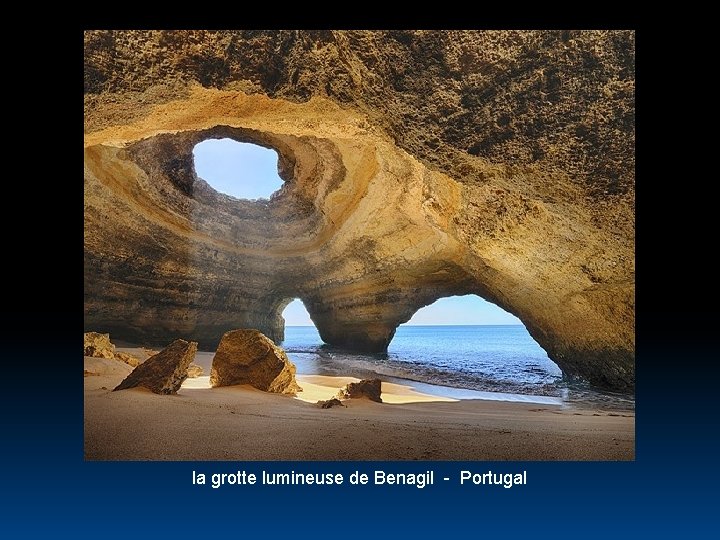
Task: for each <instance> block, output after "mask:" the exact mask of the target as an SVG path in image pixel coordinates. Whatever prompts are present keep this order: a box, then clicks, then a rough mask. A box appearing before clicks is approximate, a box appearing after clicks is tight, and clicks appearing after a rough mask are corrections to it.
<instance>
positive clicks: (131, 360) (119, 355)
mask: <svg viewBox="0 0 720 540" xmlns="http://www.w3.org/2000/svg"><path fill="white" fill-rule="evenodd" d="M114 358H115V360H120V361H121V362H125V363H126V364H127V365H128V366H132V367H137V366H139V365H140V360H138V359H137V358H135V357H134V356H133V355H132V354H128V353H125V352H116V353H115V355H114Z"/></svg>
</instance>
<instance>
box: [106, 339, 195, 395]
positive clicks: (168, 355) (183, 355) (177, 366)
mask: <svg viewBox="0 0 720 540" xmlns="http://www.w3.org/2000/svg"><path fill="white" fill-rule="evenodd" d="M196 352H197V343H195V342H194V341H191V342H187V341H185V340H183V339H176V340H175V341H173V342H172V343H171V344H170V345H168V346H167V347H166V348H165V349H163V350H162V351H160V352H159V353H158V354H156V355H155V356H151V357H150V358H148V359H147V360H145V362H143V363H142V364H140V365H139V366H138V367H136V368H135V369H134V370H133V371H132V373H130V375H128V376H127V378H126V379H125V380H123V381H122V382H121V383H120V384H119V385H118V386H117V387H116V388H115V390H125V389H127V388H134V387H136V386H142V387H144V388H147V389H148V390H151V391H153V392H155V393H156V394H175V393H177V391H178V389H179V388H180V385H182V383H183V381H184V380H185V379H187V376H188V366H189V365H190V363H191V362H192V361H193V359H194V358H195V353H196Z"/></svg>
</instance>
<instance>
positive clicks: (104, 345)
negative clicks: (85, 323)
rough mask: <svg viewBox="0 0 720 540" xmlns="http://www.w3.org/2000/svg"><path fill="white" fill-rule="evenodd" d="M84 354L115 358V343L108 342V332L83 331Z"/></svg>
mask: <svg viewBox="0 0 720 540" xmlns="http://www.w3.org/2000/svg"><path fill="white" fill-rule="evenodd" d="M83 348H84V349H85V356H91V357H93V358H115V345H113V344H112V343H111V342H110V334H100V333H98V332H85V334H83Z"/></svg>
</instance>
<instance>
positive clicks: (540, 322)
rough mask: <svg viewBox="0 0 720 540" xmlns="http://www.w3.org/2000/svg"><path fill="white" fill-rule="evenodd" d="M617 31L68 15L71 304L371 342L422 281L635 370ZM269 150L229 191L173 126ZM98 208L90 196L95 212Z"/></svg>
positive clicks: (105, 312) (563, 361) (170, 323)
mask: <svg viewBox="0 0 720 540" xmlns="http://www.w3.org/2000/svg"><path fill="white" fill-rule="evenodd" d="M634 47H635V36H634V33H633V32H631V31H578V32H575V31H572V32H570V31H418V32H412V31H388V32H385V31H373V32H361V31H350V32H331V31H318V32H314V31H312V32H311V31H308V32H296V31H280V32H277V31H272V32H258V31H228V32H215V31H213V32H209V31H208V32H205V31H179V32H173V31H158V32H152V31H97V32H95V31H93V32H86V34H85V261H84V264H85V324H86V327H88V328H93V329H99V330H102V331H104V332H112V333H113V335H117V336H120V337H123V338H125V339H129V340H134V341H138V342H145V343H150V342H162V341H163V340H165V339H166V336H167V335H182V336H185V337H188V338H190V339H194V340H198V341H200V342H201V343H202V344H203V345H205V346H208V347H214V346H215V345H216V344H217V342H218V341H219V340H220V338H221V336H222V335H223V334H224V333H225V332H226V331H228V330H230V329H232V328H237V327H238V326H242V327H248V328H257V329H258V330H260V331H261V332H263V333H264V334H266V335H267V336H269V337H270V338H271V339H274V340H276V341H277V340H280V339H282V336H283V320H282V316H281V313H282V310H283V308H284V307H285V305H287V303H288V302H289V301H290V300H291V299H293V298H296V297H299V298H301V299H302V300H303V301H304V303H305V305H306V307H307V308H308V311H309V312H310V315H311V317H312V318H313V321H314V322H315V324H316V325H317V327H318V330H319V331H320V335H321V337H322V338H323V340H324V341H325V342H327V343H331V344H335V345H340V346H345V347H352V348H356V349H363V350H370V351H382V350H384V349H385V348H386V347H387V345H388V343H389V342H390V340H391V339H392V337H393V335H394V332H395V329H396V328H397V326H398V325H399V324H401V323H403V322H405V321H407V320H408V319H409V318H410V317H411V316H412V315H413V313H414V312H415V311H417V310H418V309H419V308H421V307H423V306H425V305H428V304H429V303H432V302H433V301H435V300H436V299H438V298H441V297H444V296H449V295H455V294H471V293H472V294H477V295H480V296H482V297H483V298H486V299H487V300H490V301H492V302H494V303H496V304H498V305H499V306H500V307H502V308H504V309H506V310H507V311H510V312H511V313H513V314H515V315H517V316H518V317H519V318H520V319H521V320H522V321H523V322H524V323H525V325H526V326H527V328H528V330H529V331H530V333H531V334H532V335H533V337H534V338H535V339H536V340H537V341H538V342H539V343H540V345H542V346H543V347H544V348H545V350H547V352H548V354H549V355H550V357H551V358H552V359H553V360H555V362H557V364H558V365H559V366H560V367H561V368H562V369H563V370H564V372H565V373H566V374H568V375H573V376H581V377H584V378H585V379H587V380H589V381H590V382H592V383H593V384H596V385H599V386H604V387H608V388H613V389H616V390H629V389H633V388H634V382H635V363H634V357H635V333H634V314H635V301H634V292H635V274H634V268H635V267H634V264H635V259H634V248H635V245H634V243H635V242H634V239H635V236H634V216H635V213H634V193H635V190H634V185H635V183H634V182H635V176H634V164H635V160H634V140H635V121H634ZM211 137H230V138H233V139H235V140H239V141H247V142H254V143H257V144H261V145H264V146H268V147H271V148H274V149H275V150H277V152H278V154H279V162H278V168H279V172H280V174H281V176H282V177H283V178H284V180H285V184H284V186H283V188H282V189H280V190H279V191H278V192H277V193H276V194H275V195H274V196H273V197H271V198H270V200H269V201H248V200H236V199H234V198H232V197H228V196H225V195H222V194H219V193H217V192H215V191H214V190H213V189H212V188H210V186H209V185H208V184H207V183H206V182H205V181H203V180H202V179H201V178H198V177H197V174H196V173H195V170H194V166H193V159H192V149H193V147H194V145H195V144H197V143H198V142H200V141H202V140H204V139H207V138H211ZM109 216H112V219H110V218H109Z"/></svg>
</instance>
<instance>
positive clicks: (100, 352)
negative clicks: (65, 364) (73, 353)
mask: <svg viewBox="0 0 720 540" xmlns="http://www.w3.org/2000/svg"><path fill="white" fill-rule="evenodd" d="M83 342H84V343H83V345H84V349H85V356H91V357H93V358H110V359H114V360H119V361H120V362H124V363H126V364H127V365H129V366H133V367H135V366H137V365H139V364H140V360H138V359H137V358H135V357H134V356H133V355H131V354H128V353H125V352H119V351H116V350H115V345H113V344H112V343H111V342H110V334H100V333H98V332H85V334H84V335H83Z"/></svg>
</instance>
